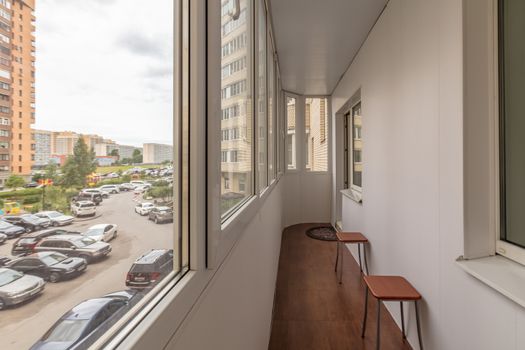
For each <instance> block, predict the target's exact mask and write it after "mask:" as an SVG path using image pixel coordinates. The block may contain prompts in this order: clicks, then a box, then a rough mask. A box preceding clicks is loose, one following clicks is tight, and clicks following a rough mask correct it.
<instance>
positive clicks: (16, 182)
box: [5, 175, 26, 188]
mask: <svg viewBox="0 0 525 350" xmlns="http://www.w3.org/2000/svg"><path fill="white" fill-rule="evenodd" d="M25 183H26V182H25V181H24V178H23V177H21V176H18V175H11V176H9V177H8V178H7V180H6V181H5V187H7V188H16V187H22V186H24V184H25Z"/></svg>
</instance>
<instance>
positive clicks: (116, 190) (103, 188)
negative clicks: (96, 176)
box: [98, 185, 120, 194]
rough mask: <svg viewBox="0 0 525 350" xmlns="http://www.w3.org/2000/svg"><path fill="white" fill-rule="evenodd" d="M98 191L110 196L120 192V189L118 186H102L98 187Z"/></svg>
mask: <svg viewBox="0 0 525 350" xmlns="http://www.w3.org/2000/svg"><path fill="white" fill-rule="evenodd" d="M98 189H99V190H101V191H103V192H109V193H111V194H115V193H119V192H120V188H119V186H118V185H104V186H100V187H99V188H98Z"/></svg>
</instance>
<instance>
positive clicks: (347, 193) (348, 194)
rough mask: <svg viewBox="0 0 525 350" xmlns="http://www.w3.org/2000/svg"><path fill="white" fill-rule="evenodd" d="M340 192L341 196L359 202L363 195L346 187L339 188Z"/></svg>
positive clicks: (361, 200) (361, 201)
mask: <svg viewBox="0 0 525 350" xmlns="http://www.w3.org/2000/svg"><path fill="white" fill-rule="evenodd" d="M341 194H342V195H343V196H345V197H347V198H349V199H351V200H353V201H354V202H356V203H359V204H362V203H363V196H362V195H361V193H359V192H357V191H354V190H352V189H349V188H347V189H345V190H341Z"/></svg>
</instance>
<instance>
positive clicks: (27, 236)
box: [22, 228, 65, 238]
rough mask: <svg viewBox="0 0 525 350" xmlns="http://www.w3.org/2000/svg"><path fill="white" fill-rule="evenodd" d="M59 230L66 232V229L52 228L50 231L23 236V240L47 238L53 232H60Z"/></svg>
mask: <svg viewBox="0 0 525 350" xmlns="http://www.w3.org/2000/svg"><path fill="white" fill-rule="evenodd" d="M58 230H64V229H61V228H52V229H49V230H44V231H38V232H32V233H30V234H27V235H25V236H23V237H22V238H38V237H40V236H45V235H47V234H49V233H51V232H55V231H58ZM64 231H65V230H64Z"/></svg>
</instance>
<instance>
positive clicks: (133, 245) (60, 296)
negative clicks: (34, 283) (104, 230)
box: [0, 193, 173, 350]
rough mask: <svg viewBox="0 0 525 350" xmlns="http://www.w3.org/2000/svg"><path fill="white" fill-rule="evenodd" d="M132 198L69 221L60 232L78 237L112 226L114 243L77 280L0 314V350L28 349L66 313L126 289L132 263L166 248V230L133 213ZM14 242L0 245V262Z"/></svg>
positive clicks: (169, 238) (116, 199)
mask: <svg viewBox="0 0 525 350" xmlns="http://www.w3.org/2000/svg"><path fill="white" fill-rule="evenodd" d="M135 205H136V203H135V202H134V201H133V194H132V193H119V194H114V195H111V196H110V198H108V199H105V200H104V201H103V203H102V204H101V205H100V206H99V207H98V208H97V216H96V217H94V218H87V219H75V221H74V223H73V224H71V225H69V226H65V227H64V228H65V229H68V230H72V231H84V230H85V229H87V228H88V227H90V226H92V225H95V224H100V223H107V224H117V225H118V237H117V238H116V239H114V240H112V241H111V242H110V244H111V246H112V252H111V254H110V255H109V257H108V258H106V259H104V260H101V261H99V262H95V263H93V264H90V265H89V266H88V268H87V270H86V272H84V273H83V274H81V275H80V276H78V277H76V278H73V279H71V280H66V281H61V282H58V283H49V282H48V283H47V284H46V288H45V290H44V292H43V293H41V295H40V296H38V297H37V298H36V299H34V300H31V301H28V302H26V303H24V304H21V305H19V306H15V307H12V308H8V309H6V310H3V311H0V349H10V350H11V349H12V350H17V349H20V350H25V349H28V348H29V347H30V346H31V345H32V344H33V343H34V342H35V341H36V340H37V339H38V338H40V337H41V336H42V335H43V334H44V333H45V331H46V330H47V329H48V328H49V327H50V326H51V325H52V324H53V323H54V322H55V321H56V320H57V319H58V318H59V317H60V316H62V314H64V313H65V312H66V311H68V310H69V309H71V308H72V307H73V306H75V305H76V304H78V303H79V302H81V301H83V300H86V299H89V298H94V297H99V296H102V295H104V294H106V293H109V292H113V291H118V290H123V289H126V286H125V279H126V273H127V272H128V270H129V268H130V266H131V264H132V263H133V262H134V261H135V259H136V258H137V257H139V256H140V255H142V254H143V253H144V252H147V251H148V250H150V249H153V248H172V247H173V243H172V242H173V232H172V227H173V225H172V224H169V223H168V224H159V225H156V224H154V223H153V222H151V221H149V220H148V219H147V217H145V216H144V217H142V216H140V215H138V214H136V213H135V212H134V207H135ZM13 242H14V240H8V241H7V242H6V243H5V244H3V245H0V256H2V255H3V256H9V257H10V251H11V246H12V243H13Z"/></svg>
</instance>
